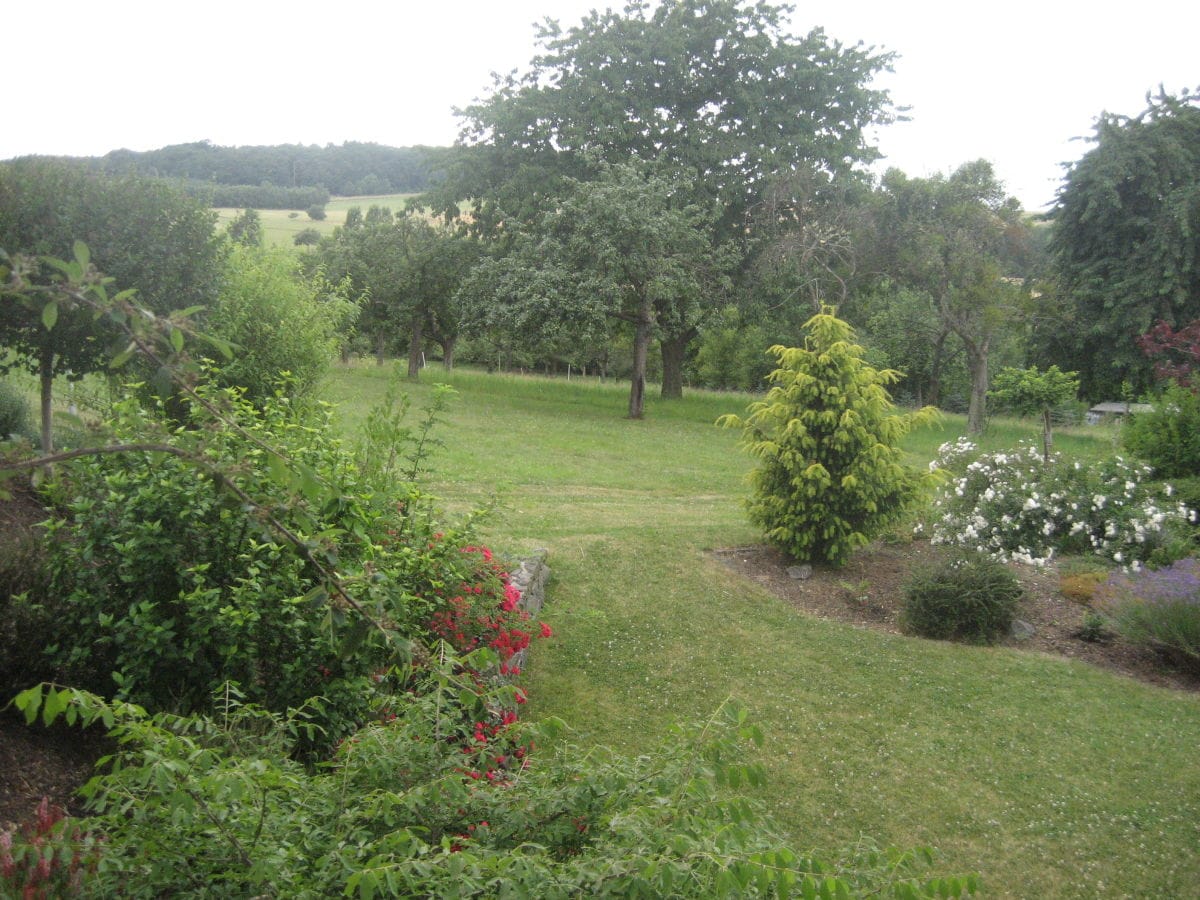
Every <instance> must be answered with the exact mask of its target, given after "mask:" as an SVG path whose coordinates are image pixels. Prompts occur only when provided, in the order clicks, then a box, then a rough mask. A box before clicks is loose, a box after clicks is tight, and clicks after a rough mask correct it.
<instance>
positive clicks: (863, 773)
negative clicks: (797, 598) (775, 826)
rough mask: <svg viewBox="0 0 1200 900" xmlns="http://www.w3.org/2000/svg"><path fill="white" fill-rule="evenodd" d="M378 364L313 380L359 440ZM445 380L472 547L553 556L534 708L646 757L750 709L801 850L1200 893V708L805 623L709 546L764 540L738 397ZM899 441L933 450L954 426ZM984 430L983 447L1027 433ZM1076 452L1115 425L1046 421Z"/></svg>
mask: <svg viewBox="0 0 1200 900" xmlns="http://www.w3.org/2000/svg"><path fill="white" fill-rule="evenodd" d="M387 377H388V372H387V371H386V370H379V369H376V368H375V367H373V366H370V365H365V366H359V367H354V368H350V369H339V370H338V371H337V372H336V373H335V374H334V376H333V377H332V379H331V380H330V383H329V386H328V396H329V397H330V398H332V399H340V400H341V401H342V405H341V408H340V413H339V415H340V417H341V419H340V421H341V422H342V427H343V428H344V429H345V430H346V433H347V434H348V435H353V433H354V431H355V429H356V427H357V425H358V424H359V423H361V421H362V418H363V416H364V415H365V413H366V410H367V409H368V408H369V407H370V405H371V403H372V402H373V401H374V399H375V398H378V397H381V396H382V394H383V391H384V389H385V386H386V383H387ZM433 381H448V382H449V383H451V384H452V385H453V386H454V387H455V388H456V390H457V391H458V392H459V396H458V397H457V399H456V401H455V403H454V404H453V408H452V410H451V412H450V415H449V421H448V422H447V424H446V426H445V428H444V430H443V432H442V436H443V438H444V439H445V442H446V446H445V448H444V449H443V450H442V451H441V452H440V453H439V455H438V457H437V459H436V471H435V473H434V475H433V487H434V489H435V491H436V492H438V493H439V494H440V495H441V496H443V497H444V498H445V500H446V502H447V504H448V505H449V506H450V507H451V508H454V509H465V508H466V507H468V506H469V505H470V504H473V503H475V502H478V501H480V500H482V499H484V498H486V497H488V496H489V495H491V494H492V493H493V491H494V490H495V486H497V485H499V486H500V489H499V496H500V507H499V511H498V513H497V514H496V516H495V517H494V518H493V519H492V520H491V521H490V522H489V524H488V525H487V526H486V527H487V534H486V537H487V539H488V540H490V541H491V542H492V543H494V544H496V545H497V546H498V547H500V548H502V549H504V550H507V551H510V552H521V551H525V550H528V549H530V548H532V547H535V546H545V547H547V548H548V549H549V550H550V562H551V565H552V567H553V569H554V572H555V578H554V581H553V583H552V585H551V589H550V596H549V600H548V605H547V607H546V610H545V616H546V618H547V621H549V622H550V623H551V624H552V625H553V626H554V627H555V631H556V635H557V636H556V639H555V640H553V641H548V642H545V643H544V644H543V645H542V646H541V647H539V653H538V654H537V656H536V658H535V659H534V660H533V664H532V666H531V668H530V671H529V672H528V673H527V674H528V677H529V680H530V686H531V688H532V695H533V697H534V698H535V699H534V702H533V704H532V705H533V706H534V712H535V713H541V714H553V715H558V716H561V717H562V718H564V719H565V720H566V721H567V722H568V723H570V724H571V725H572V726H573V727H574V728H575V729H576V730H577V732H578V734H579V736H581V737H582V738H583V739H585V740H588V741H591V742H594V743H596V744H606V745H613V746H618V747H622V748H625V749H628V750H632V751H641V750H645V749H648V748H649V747H650V746H651V745H652V744H653V742H654V740H655V739H656V738H657V737H658V736H660V735H661V734H662V732H663V731H664V729H665V728H667V727H668V725H669V724H670V723H671V722H673V721H679V720H685V719H696V718H699V717H700V716H703V715H706V714H708V713H709V712H711V710H712V709H713V708H714V707H715V706H716V705H717V704H719V703H720V702H721V700H723V699H724V698H725V697H727V696H729V695H734V696H736V697H738V698H740V699H741V700H743V701H744V702H746V703H747V704H748V705H749V706H750V707H751V708H752V709H753V711H754V713H755V715H756V716H757V717H758V719H759V721H760V722H761V723H762V724H763V726H764V728H765V730H766V731H767V734H768V743H767V751H766V753H767V759H766V761H767V763H768V766H769V769H770V772H771V776H772V778H771V784H770V787H769V788H768V789H767V790H766V791H765V792H763V793H762V797H763V799H764V800H765V802H766V803H767V804H768V805H769V806H770V807H771V809H772V810H773V811H774V812H775V813H776V814H777V815H778V817H779V818H780V819H781V821H782V822H783V823H785V825H786V827H788V828H789V829H790V831H791V833H792V836H793V838H794V840H795V842H796V843H797V844H799V845H800V846H805V847H818V848H834V847H839V846H845V845H847V844H848V843H852V842H854V841H857V840H858V839H859V837H860V836H861V835H864V834H865V835H870V836H873V837H874V838H875V839H877V840H879V841H881V842H883V843H893V844H899V845H906V846H907V845H913V844H918V843H928V844H932V845H935V846H937V847H939V848H940V849H941V851H942V854H943V858H942V863H941V865H942V866H943V867H945V868H948V869H952V870H957V869H974V870H978V871H980V872H981V873H982V874H983V875H984V878H985V885H986V887H987V888H988V891H989V893H991V894H993V895H995V896H1013V897H1063V896H1068V897H1076V896H1078V897H1088V896H1095V897H1101V896H1103V897H1110V896H1155V897H1181V896H1188V895H1194V888H1195V885H1196V884H1200V854H1197V852H1196V847H1197V846H1198V840H1200V762H1198V760H1197V757H1196V753H1195V748H1196V747H1197V746H1198V745H1200V699H1198V698H1197V697H1195V696H1192V695H1186V694H1181V693H1175V692H1171V691H1168V690H1164V689H1159V688H1154V687H1149V686H1146V685H1143V684H1140V683H1137V682H1134V681H1132V680H1130V679H1126V678H1122V677H1120V676H1117V675H1113V674H1111V673H1108V672H1105V671H1100V670H1097V669H1093V668H1091V667H1089V666H1086V665H1084V664H1081V663H1077V662H1072V661H1068V660H1064V659H1059V658H1050V657H1046V656H1041V655H1036V654H1029V653H1022V652H1017V651H1012V650H1007V649H981V648H975V647H963V646H957V645H953V644H944V643H937V642H930V641H923V640H917V639H912V638H907V637H902V636H899V635H889V634H882V633H878V632H875V631H868V630H859V629H856V628H853V627H850V626H847V625H842V624H839V623H834V622H828V621H824V620H820V619H815V618H813V617H810V616H808V615H805V614H804V613H801V612H799V611H798V610H796V609H794V608H793V607H791V606H789V605H788V604H786V603H784V602H782V601H780V600H778V599H777V598H776V597H774V596H773V595H771V594H769V593H767V592H766V591H765V590H763V588H762V587H760V586H759V585H758V584H757V583H756V582H754V581H753V580H747V579H744V578H741V577H739V576H737V575H735V574H733V573H732V572H730V571H728V570H726V569H725V568H723V567H722V566H720V565H719V564H717V563H716V562H714V561H713V560H712V559H711V558H710V557H709V556H708V555H707V554H706V552H705V551H706V550H708V549H710V548H714V547H729V546H741V545H745V544H749V543H752V542H755V541H756V540H757V535H756V534H755V533H754V531H753V530H752V529H751V528H750V527H749V526H748V525H747V524H746V522H745V520H744V517H743V515H742V507H741V499H742V497H743V496H744V493H745V489H746V486H745V481H744V476H745V474H746V473H747V472H748V471H749V469H750V468H751V465H752V461H751V460H749V459H748V458H746V457H745V456H744V455H743V454H742V453H740V451H739V450H738V448H737V435H736V434H735V433H733V432H729V431H722V430H720V429H717V428H715V427H714V426H713V424H712V423H713V421H714V420H715V419H716V417H717V416H718V415H720V414H721V413H724V412H736V411H741V410H742V409H744V407H745V405H746V403H747V402H748V401H749V399H750V398H749V397H747V396H745V395H737V394H718V393H705V392H690V393H689V396H688V397H687V398H685V399H684V400H682V401H675V402H669V403H667V402H662V401H659V400H657V399H656V398H651V400H650V402H649V403H648V406H647V417H646V419H645V420H642V421H631V420H628V419H625V418H622V416H623V414H624V409H625V399H626V391H627V386H626V385H623V384H599V383H596V382H595V380H594V379H593V380H589V381H586V382H585V381H573V382H572V383H570V384H567V383H565V382H563V381H561V380H551V379H543V378H522V377H516V376H487V375H483V374H480V373H475V372H467V371H459V372H454V373H451V374H449V375H446V374H443V373H442V372H440V371H437V370H427V371H426V372H425V373H424V374H423V376H422V381H421V382H420V383H418V384H415V385H413V386H412V390H411V393H412V397H413V400H414V403H416V404H418V405H419V404H420V403H421V401H422V399H423V398H424V397H426V396H427V394H428V391H429V390H430V387H429V385H430V384H431V383H432V382H433ZM964 426H965V423H964V422H963V421H962V420H961V419H960V418H957V417H948V419H947V421H946V424H945V426H944V428H943V429H942V430H933V431H926V432H921V433H917V434H914V435H911V436H910V438H909V440H908V443H907V444H906V451H907V452H908V454H909V457H910V459H911V460H912V461H913V462H914V463H915V464H922V465H923V464H925V463H927V462H928V460H929V459H930V458H932V455H933V453H934V452H935V451H936V447H937V446H938V445H939V444H940V443H942V442H943V441H946V440H950V439H952V438H953V437H955V436H957V434H959V433H961V432H962V430H963V428H964ZM1037 434H1038V432H1037V430H1036V426H1035V424H1034V423H1028V424H1024V423H1019V422H1004V421H997V422H993V424H992V427H991V429H990V430H989V434H988V435H987V437H986V438H985V441H984V446H986V447H989V448H991V447H994V448H999V447H1003V446H1011V445H1012V444H1013V443H1015V442H1016V441H1017V440H1019V439H1021V438H1022V437H1023V438H1026V439H1030V440H1036V439H1037ZM1056 437H1057V444H1058V446H1059V448H1060V449H1062V450H1063V451H1064V452H1066V453H1069V454H1077V455H1079V456H1081V457H1084V458H1098V457H1099V456H1102V455H1103V454H1105V453H1107V452H1110V451H1111V447H1112V441H1113V433H1112V432H1111V431H1107V430H1094V429H1086V430H1085V429H1078V430H1074V431H1067V432H1064V433H1056Z"/></svg>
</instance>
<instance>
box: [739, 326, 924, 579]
mask: <svg viewBox="0 0 1200 900" xmlns="http://www.w3.org/2000/svg"><path fill="white" fill-rule="evenodd" d="M805 331H806V332H807V333H808V337H807V339H806V341H805V346H804V348H802V349H801V348H793V349H789V348H787V347H778V346H776V347H772V348H771V353H772V354H773V355H774V356H775V358H776V359H777V361H778V363H779V368H777V369H776V370H775V371H774V372H772V373H771V375H770V377H769V379H768V380H769V381H770V382H771V383H772V384H773V385H774V386H773V387H772V388H771V390H770V391H768V392H767V396H766V398H765V399H763V400H762V401H759V402H756V403H752V404H750V407H749V411H748V412H749V414H748V415H747V417H746V418H745V419H744V420H743V419H740V418H739V417H737V416H732V415H730V416H722V417H721V419H719V420H718V423H717V424H719V425H724V426H726V427H738V428H741V429H742V446H743V447H744V448H745V449H746V450H747V451H748V452H749V453H751V454H752V455H754V456H756V457H758V459H759V460H760V461H761V463H760V465H759V467H758V469H756V470H755V471H754V473H753V474H752V476H751V483H752V485H753V496H752V498H751V499H750V501H749V503H748V506H749V509H750V519H751V521H753V522H754V523H755V524H756V525H759V526H762V527H763V528H765V529H766V536H767V540H769V541H770V542H771V543H772V544H775V545H776V546H778V547H779V548H780V549H782V550H783V551H784V552H786V553H788V554H789V555H790V556H791V557H792V558H794V559H796V560H801V561H809V560H811V561H822V562H829V563H831V564H833V565H841V564H842V563H844V562H845V561H846V557H847V556H848V555H849V553H850V552H851V551H852V550H853V549H854V548H856V547H860V546H863V545H865V544H866V543H867V542H868V541H869V540H870V539H871V538H872V537H874V536H876V535H878V534H880V533H882V532H883V531H885V530H886V529H887V528H888V527H889V526H890V525H891V524H893V523H894V522H895V521H897V520H898V519H899V517H900V516H901V515H902V514H903V512H904V508H905V506H906V505H907V504H908V503H909V502H910V501H911V500H912V499H914V498H915V497H916V494H917V490H918V486H919V483H920V482H919V479H918V476H917V475H916V473H915V472H913V471H911V470H909V469H908V468H906V467H905V466H903V465H901V463H900V456H901V453H900V448H899V446H898V445H899V442H900V439H901V438H902V437H903V436H904V435H905V434H906V433H907V432H908V431H909V430H910V429H912V428H913V427H915V426H918V425H921V424H925V423H927V422H930V421H931V420H933V419H934V418H935V417H936V415H937V411H936V410H934V409H933V408H926V409H924V410H921V411H920V412H917V413H910V414H908V415H897V414H895V413H894V409H895V407H894V406H893V405H892V403H891V399H890V398H889V396H888V392H887V390H886V388H885V385H888V384H891V383H892V382H894V381H895V380H896V379H897V378H898V377H899V375H898V373H896V372H892V371H888V370H884V371H879V370H878V369H875V368H872V367H871V366H869V365H867V364H866V363H865V362H864V361H863V353H864V351H863V348H862V347H860V346H858V345H856V344H854V343H853V340H854V332H853V330H852V329H851V328H850V326H849V325H847V324H846V323H845V322H843V321H841V320H840V319H837V318H835V317H834V316H833V315H831V314H829V313H828V312H825V313H822V314H820V315H817V316H814V317H813V318H811V319H810V320H809V321H808V322H807V323H806V324H805Z"/></svg>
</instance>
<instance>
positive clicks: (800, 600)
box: [713, 540, 1200, 691]
mask: <svg viewBox="0 0 1200 900" xmlns="http://www.w3.org/2000/svg"><path fill="white" fill-rule="evenodd" d="M946 552H947V551H946V549H945V548H944V547H939V546H935V545H933V544H930V543H929V542H928V541H925V540H914V541H911V542H907V543H904V542H900V543H887V542H876V543H874V544H872V545H871V546H869V547H866V548H864V549H862V550H860V551H858V552H856V553H854V554H853V555H852V556H851V558H850V561H849V562H848V563H847V564H846V565H845V566H844V567H843V568H841V569H830V568H828V567H823V566H814V567H812V574H811V575H810V576H809V577H808V578H807V579H803V580H798V579H795V578H792V577H791V576H790V575H789V574H788V568H789V566H792V565H793V563H792V562H791V561H790V560H788V559H787V558H786V557H785V556H784V555H783V554H782V553H780V552H779V551H778V550H775V549H774V548H771V547H767V546H763V545H757V546H753V547H733V548H728V549H723V550H716V551H714V552H713V555H714V556H715V557H716V559H718V560H719V561H720V562H722V563H723V564H724V565H726V566H728V567H729V568H731V569H733V570H734V571H736V572H738V573H740V574H741V575H744V576H745V577H746V578H749V579H750V580H752V581H754V582H757V583H758V584H761V585H762V586H763V587H765V588H767V589H768V590H770V591H771V592H772V593H774V594H775V595H777V596H779V597H781V598H783V599H784V600H786V601H788V602H789V603H791V604H793V605H794V606H796V607H798V608H799V609H802V610H804V611H805V612H807V613H810V614H812V615H815V616H819V617H821V618H824V619H833V620H836V621H839V622H847V623H849V624H852V625H857V626H859V627H865V628H874V629H878V630H880V631H886V632H890V633H892V634H900V633H902V629H901V627H900V624H899V620H900V608H901V604H902V601H903V592H904V583H905V581H906V580H907V579H908V577H909V574H910V572H912V571H914V570H915V569H917V568H918V567H921V566H924V565H931V564H933V563H935V562H936V561H937V560H938V559H939V558H941V557H942V556H943V555H944V554H945V553H946ZM1012 570H1013V573H1014V574H1015V575H1016V576H1017V578H1018V579H1019V580H1020V582H1021V586H1022V587H1023V588H1024V590H1025V596H1024V598H1023V599H1022V600H1021V604H1020V609H1019V611H1018V613H1017V617H1018V618H1019V619H1020V620H1022V621H1023V622H1026V623H1028V624H1030V625H1032V626H1033V629H1034V631H1033V634H1032V635H1030V636H1028V637H1024V638H1020V639H1018V638H1016V637H1009V638H1006V639H1005V640H1003V641H1001V642H1000V643H1001V646H1009V647H1014V648H1018V649H1021V650H1028V651H1033V652H1041V653H1052V654H1055V655H1057V656H1066V657H1070V658H1072V659H1079V660H1083V661H1084V662H1087V663H1090V664H1091V665H1095V666H1101V667H1102V668H1105V669H1110V670H1112V671H1115V672H1119V673H1121V674H1122V675H1126V676H1128V677H1130V678H1136V679H1138V680H1140V681H1145V682H1149V683H1150V684H1156V685H1160V686H1162V687H1169V688H1175V689H1178V690H1185V691H1200V676H1198V675H1196V674H1192V673H1188V672H1184V671H1180V670H1178V669H1174V668H1172V667H1170V666H1169V665H1167V664H1165V663H1164V661H1163V660H1162V658H1161V657H1159V656H1158V655H1157V654H1155V653H1153V652H1151V651H1147V650H1144V649H1142V648H1140V647H1135V646H1133V645H1131V644H1128V643H1126V642H1124V641H1122V640H1120V639H1119V638H1116V637H1113V638H1112V639H1111V640H1109V641H1106V642H1104V643H1097V642H1090V641H1085V640H1083V639H1082V638H1080V637H1079V628H1080V625H1081V624H1082V622H1083V617H1084V615H1085V614H1086V613H1087V609H1086V607H1084V606H1082V605H1081V604H1079V603H1076V602H1074V601H1072V600H1069V599H1067V598H1066V597H1064V596H1063V595H1062V594H1061V593H1060V592H1059V576H1058V572H1057V571H1056V570H1055V568H1054V567H1053V566H1050V567H1047V568H1046V569H1033V568H1031V567H1029V566H1021V565H1016V564H1014V565H1013V566H1012Z"/></svg>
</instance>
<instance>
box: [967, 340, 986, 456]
mask: <svg viewBox="0 0 1200 900" xmlns="http://www.w3.org/2000/svg"><path fill="white" fill-rule="evenodd" d="M963 344H964V345H965V346H966V348H967V368H968V369H969V370H970V373H971V402H970V405H968V407H967V433H968V434H983V427H984V425H985V423H986V419H987V390H988V342H987V341H983V342H982V343H979V344H976V343H974V342H973V341H967V340H964V341H963Z"/></svg>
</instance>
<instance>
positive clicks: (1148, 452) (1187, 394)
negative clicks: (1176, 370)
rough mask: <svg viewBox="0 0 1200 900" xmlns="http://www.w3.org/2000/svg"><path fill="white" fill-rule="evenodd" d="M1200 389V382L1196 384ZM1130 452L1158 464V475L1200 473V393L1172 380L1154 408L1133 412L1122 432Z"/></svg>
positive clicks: (1122, 437) (1150, 462)
mask: <svg viewBox="0 0 1200 900" xmlns="http://www.w3.org/2000/svg"><path fill="white" fill-rule="evenodd" d="M1193 388H1197V389H1200V384H1193ZM1121 440H1122V441H1123V442H1124V444H1125V447H1126V448H1127V449H1128V450H1129V452H1130V453H1132V454H1133V455H1135V456H1137V457H1138V458H1139V459H1142V460H1145V461H1146V462H1147V463H1149V464H1150V465H1151V466H1152V467H1153V468H1154V474H1155V477H1157V478H1185V477H1188V476H1191V475H1200V393H1197V390H1193V389H1190V388H1187V387H1181V386H1180V385H1177V384H1172V385H1170V386H1168V387H1167V388H1165V389H1164V390H1163V392H1162V394H1161V395H1159V396H1158V398H1157V399H1155V401H1154V409H1153V410H1152V411H1151V412H1146V413H1136V414H1135V415H1132V416H1130V417H1129V418H1128V419H1127V420H1126V422H1125V427H1124V428H1123V429H1122V432H1121Z"/></svg>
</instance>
